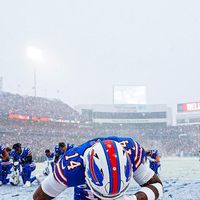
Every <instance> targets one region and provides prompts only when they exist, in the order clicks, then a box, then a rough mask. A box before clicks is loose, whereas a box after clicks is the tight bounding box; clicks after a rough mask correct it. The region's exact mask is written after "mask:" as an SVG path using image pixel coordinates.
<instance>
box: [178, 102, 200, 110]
mask: <svg viewBox="0 0 200 200" xmlns="http://www.w3.org/2000/svg"><path fill="white" fill-rule="evenodd" d="M177 111H178V112H195V111H200V102H192V103H182V104H178V105H177Z"/></svg>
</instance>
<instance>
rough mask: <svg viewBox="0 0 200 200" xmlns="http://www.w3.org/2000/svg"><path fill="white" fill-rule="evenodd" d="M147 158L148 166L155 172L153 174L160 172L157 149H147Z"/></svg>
mask: <svg viewBox="0 0 200 200" xmlns="http://www.w3.org/2000/svg"><path fill="white" fill-rule="evenodd" d="M146 153H147V159H148V160H149V167H150V168H151V169H152V170H153V171H154V172H155V174H157V175H158V174H159V172H160V167H161V165H160V154H159V152H158V150H147V151H146Z"/></svg>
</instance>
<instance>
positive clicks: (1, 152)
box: [0, 145, 12, 186]
mask: <svg viewBox="0 0 200 200" xmlns="http://www.w3.org/2000/svg"><path fill="white" fill-rule="evenodd" d="M9 149H10V148H8V147H7V148H6V147H5V146H3V145H0V186H1V185H3V184H7V183H9V178H8V174H10V173H11V168H12V162H10V159H9Z"/></svg>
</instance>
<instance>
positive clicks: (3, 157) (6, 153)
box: [2, 148, 9, 160]
mask: <svg viewBox="0 0 200 200" xmlns="http://www.w3.org/2000/svg"><path fill="white" fill-rule="evenodd" d="M2 159H3V160H9V152H8V151H7V150H6V148H5V149H4V150H3V152H2Z"/></svg>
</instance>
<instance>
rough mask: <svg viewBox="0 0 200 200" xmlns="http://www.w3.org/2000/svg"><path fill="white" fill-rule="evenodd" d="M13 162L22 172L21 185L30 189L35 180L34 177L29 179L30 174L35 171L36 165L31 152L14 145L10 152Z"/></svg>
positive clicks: (18, 144) (17, 144)
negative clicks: (18, 165)
mask: <svg viewBox="0 0 200 200" xmlns="http://www.w3.org/2000/svg"><path fill="white" fill-rule="evenodd" d="M12 157H13V162H15V163H17V162H19V164H20V165H21V166H22V171H21V172H20V175H21V177H22V180H23V183H24V184H25V186H27V187H30V186H31V183H32V182H33V181H35V180H36V177H35V176H33V177H31V173H32V172H33V171H34V170H35V168H36V165H35V163H34V162H33V159H32V152H31V150H30V149H29V148H27V147H24V148H22V147H21V144H20V143H16V144H14V145H13V151H12Z"/></svg>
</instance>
